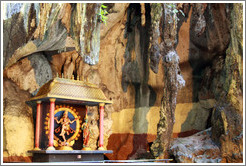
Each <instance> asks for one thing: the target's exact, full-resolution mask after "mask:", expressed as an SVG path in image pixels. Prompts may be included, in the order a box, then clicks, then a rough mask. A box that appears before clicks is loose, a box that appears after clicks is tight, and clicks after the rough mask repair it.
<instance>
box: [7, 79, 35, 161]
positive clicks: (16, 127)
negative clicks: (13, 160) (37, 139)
mask: <svg viewBox="0 0 246 166" xmlns="http://www.w3.org/2000/svg"><path fill="white" fill-rule="evenodd" d="M3 87H8V88H4V92H3V105H4V111H3V128H4V131H5V133H4V136H3V138H4V139H3V140H4V142H3V144H4V147H3V150H4V151H6V152H7V155H8V156H30V154H28V153H27V151H28V150H31V149H33V147H34V142H33V140H34V138H33V135H34V127H33V115H32V109H31V108H30V107H28V106H27V105H26V104H25V101H26V100H28V99H29V97H30V94H29V93H28V92H27V91H24V90H21V89H20V88H19V87H18V86H17V85H16V84H15V83H13V82H12V81H11V80H8V79H4V80H3ZM16 138H18V139H16ZM8 156H5V157H8Z"/></svg>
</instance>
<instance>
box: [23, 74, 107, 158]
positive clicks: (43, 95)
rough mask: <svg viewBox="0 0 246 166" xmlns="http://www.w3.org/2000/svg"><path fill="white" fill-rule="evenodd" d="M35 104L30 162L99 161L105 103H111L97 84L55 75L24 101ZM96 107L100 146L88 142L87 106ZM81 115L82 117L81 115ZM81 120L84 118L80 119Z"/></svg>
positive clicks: (102, 156) (101, 149) (103, 148)
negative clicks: (91, 145)
mask: <svg viewBox="0 0 246 166" xmlns="http://www.w3.org/2000/svg"><path fill="white" fill-rule="evenodd" d="M34 103H36V127H35V147H34V149H33V150H30V151H29V152H30V153H33V162H65V161H98V160H103V158H104V153H112V150H106V149H105V147H104V146H103V134H104V133H103V117H104V107H105V104H112V101H110V100H108V99H107V98H106V97H105V95H104V93H103V91H102V90H101V89H99V88H98V87H97V86H96V85H94V84H91V83H88V82H84V81H80V80H74V77H73V78H72V79H66V78H59V77H56V78H54V79H52V80H50V81H48V82H47V83H46V84H44V85H43V86H42V87H41V88H40V90H39V91H38V93H37V95H36V96H34V97H32V98H31V99H30V100H29V101H27V104H29V105H31V104H32V105H33V104H34ZM90 106H98V109H99V116H100V118H99V146H98V149H97V150H91V148H90V147H89V145H88V138H89V131H90V129H89V125H88V124H87V123H88V117H87V109H88V107H90ZM82 117H83V118H82ZM83 119H84V120H83Z"/></svg>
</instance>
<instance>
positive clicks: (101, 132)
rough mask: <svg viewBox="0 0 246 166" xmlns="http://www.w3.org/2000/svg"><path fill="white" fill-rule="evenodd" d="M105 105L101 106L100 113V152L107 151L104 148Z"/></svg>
mask: <svg viewBox="0 0 246 166" xmlns="http://www.w3.org/2000/svg"><path fill="white" fill-rule="evenodd" d="M104 105H105V104H104V103H100V104H99V113H100V126H99V133H100V135H99V148H98V150H105V149H104V148H103V116H104Z"/></svg>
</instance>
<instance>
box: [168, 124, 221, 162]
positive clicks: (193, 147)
mask: <svg viewBox="0 0 246 166" xmlns="http://www.w3.org/2000/svg"><path fill="white" fill-rule="evenodd" d="M211 134H212V132H211V128H209V129H207V130H204V131H201V132H199V133H196V134H194V135H192V136H189V137H185V138H177V139H175V140H174V141H173V142H172V143H171V145H170V146H171V148H170V154H171V155H172V156H173V157H174V159H175V161H176V162H179V163H219V162H221V153H220V148H219V147H218V146H217V145H216V144H214V142H213V141H212V138H211Z"/></svg>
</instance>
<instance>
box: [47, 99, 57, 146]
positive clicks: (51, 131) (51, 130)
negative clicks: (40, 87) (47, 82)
mask: <svg viewBox="0 0 246 166" xmlns="http://www.w3.org/2000/svg"><path fill="white" fill-rule="evenodd" d="M55 100H56V99H54V98H52V99H50V126H49V147H48V148H47V150H55V148H54V146H53V144H54V143H53V141H54V112H55Z"/></svg>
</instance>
